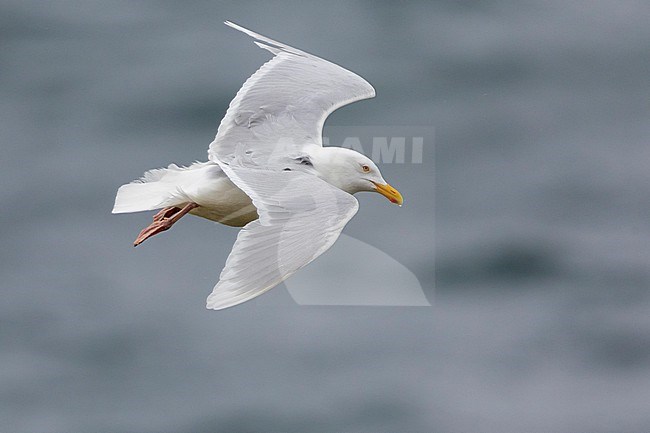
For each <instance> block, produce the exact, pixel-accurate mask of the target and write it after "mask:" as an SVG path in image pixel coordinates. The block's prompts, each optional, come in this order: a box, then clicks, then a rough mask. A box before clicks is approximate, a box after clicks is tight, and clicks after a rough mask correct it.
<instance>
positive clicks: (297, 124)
mask: <svg viewBox="0 0 650 433" xmlns="http://www.w3.org/2000/svg"><path fill="white" fill-rule="evenodd" d="M226 24H227V25H228V26H230V27H232V28H234V29H236V30H239V31H241V32H243V33H246V34H247V35H249V36H251V37H253V38H254V39H255V44H257V45H258V46H259V47H261V48H264V49H266V50H268V51H270V52H271V53H272V54H273V56H274V57H273V58H272V59H271V60H269V61H268V62H267V63H265V64H264V65H263V66H262V67H261V68H260V69H258V70H257V72H255V73H254V74H253V75H252V76H251V77H250V78H249V79H248V80H247V81H246V82H245V83H244V85H243V86H242V88H241V89H239V92H237V96H235V99H233V100H232V102H231V103H230V107H229V108H228V111H227V112H226V115H225V117H224V118H223V120H222V121H221V124H220V125H219V130H218V132H217V135H216V137H215V139H214V141H213V142H212V143H211V144H210V148H209V150H208V155H209V157H210V160H212V161H215V162H217V161H218V160H221V161H226V162H227V161H229V160H230V159H231V158H232V157H233V154H234V151H235V149H236V148H237V146H238V145H243V146H244V148H245V150H246V152H248V153H249V154H252V155H253V157H254V158H256V159H257V160H259V161H264V160H268V158H271V156H272V154H273V153H274V152H280V153H285V152H286V151H288V150H290V149H291V147H292V146H296V147H297V146H300V145H302V144H305V143H312V144H318V145H322V131H323V124H324V123H325V119H326V118H327V116H329V114H330V113H331V112H333V111H334V110H336V109H337V108H339V107H342V106H344V105H347V104H350V103H352V102H355V101H359V100H361V99H367V98H372V97H373V96H375V89H374V88H373V87H372V86H371V85H370V84H369V83H368V82H367V81H366V80H364V79H363V78H361V77H360V76H358V75H357V74H355V73H353V72H350V71H348V70H347V69H344V68H342V67H340V66H338V65H336V64H334V63H331V62H328V61H327V60H324V59H321V58H319V57H316V56H313V55H311V54H309V53H306V52H304V51H301V50H298V49H296V48H293V47H290V46H288V45H285V44H283V43H281V42H277V41H274V40H272V39H269V38H267V37H265V36H262V35H260V34H257V33H255V32H252V31H250V30H248V29H245V28H244V27H241V26H239V25H237V24H234V23H231V22H229V21H226ZM278 145H282V146H281V149H280V150H278V148H277V146H278Z"/></svg>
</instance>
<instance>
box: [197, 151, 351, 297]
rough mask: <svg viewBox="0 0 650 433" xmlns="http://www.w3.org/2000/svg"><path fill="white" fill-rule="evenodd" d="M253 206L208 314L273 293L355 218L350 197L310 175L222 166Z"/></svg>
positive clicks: (213, 295)
mask: <svg viewBox="0 0 650 433" xmlns="http://www.w3.org/2000/svg"><path fill="white" fill-rule="evenodd" d="M220 165H221V167H222V168H223V170H224V171H225V172H226V174H227V175H228V177H229V178H230V179H231V180H232V181H233V182H234V183H235V184H236V185H237V186H238V187H239V188H241V189H242V190H243V191H244V192H245V193H246V194H248V195H249V196H250V197H251V199H252V200H253V204H254V205H255V207H256V208H257V212H258V214H259V219H257V220H255V221H252V222H250V223H248V224H247V225H246V226H244V228H242V230H241V231H240V232H239V234H238V236H237V241H236V242H235V245H234V246H233V248H232V251H231V252H230V255H229V256H228V259H227V260H226V266H225V267H224V269H223V271H221V275H220V276H219V282H218V283H217V285H216V286H215V287H214V289H213V291H212V293H211V294H210V296H208V300H207V308H210V309H214V310H221V309H224V308H228V307H232V306H234V305H237V304H241V303H242V302H246V301H248V300H249V299H252V298H254V297H256V296H259V295H261V294H262V293H264V292H266V291H268V290H270V289H272V288H273V287H275V286H276V285H278V284H279V283H281V282H282V281H284V280H285V279H287V278H288V277H290V276H291V275H292V274H293V273H295V272H296V271H298V270H299V269H300V268H302V267H303V266H305V265H307V264H308V263H310V262H311V261H312V260H314V259H315V258H316V257H318V256H320V255H321V254H323V253H324V252H325V251H327V249H328V248H329V247H331V246H332V244H334V242H335V241H336V239H337V238H338V237H339V235H340V234H341V231H342V230H343V227H345V225H346V224H347V223H348V221H349V220H350V219H351V218H352V217H353V216H354V215H355V214H356V213H357V210H358V209H359V202H358V201H357V199H356V198H354V197H353V196H352V195H350V194H348V193H346V192H344V191H342V190H340V189H338V188H336V187H334V186H332V185H330V184H328V183H327V182H325V181H323V180H321V179H319V178H318V177H316V176H313V175H311V174H308V173H304V172H299V171H270V170H262V169H259V168H251V167H250V166H244V165H242V164H239V165H237V164H236V161H235V163H232V164H230V165H228V164H224V163H220Z"/></svg>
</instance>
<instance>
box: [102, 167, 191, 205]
mask: <svg viewBox="0 0 650 433" xmlns="http://www.w3.org/2000/svg"><path fill="white" fill-rule="evenodd" d="M182 170H184V169H183V168H180V167H178V166H177V165H175V164H171V165H170V166H169V167H168V168H159V169H155V170H150V171H148V172H146V173H145V174H144V176H142V178H141V179H140V180H136V181H134V182H131V183H127V184H126V185H122V186H121V187H120V188H119V189H118V190H117V196H116V197H115V205H114V206H113V213H129V212H142V211H147V210H154V209H160V208H163V207H167V206H176V205H180V204H182V203H185V202H187V201H189V200H188V199H187V197H185V194H184V193H183V192H182V191H181V190H180V189H179V187H178V185H177V184H176V183H175V182H169V181H167V179H166V178H168V177H170V176H169V175H170V174H174V173H177V172H179V171H182ZM171 177H173V176H171Z"/></svg>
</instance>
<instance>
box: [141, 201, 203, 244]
mask: <svg viewBox="0 0 650 433" xmlns="http://www.w3.org/2000/svg"><path fill="white" fill-rule="evenodd" d="M197 207H199V205H198V204H196V203H188V204H186V205H185V206H184V207H183V208H182V209H181V208H178V207H175V206H172V207H166V208H164V209H163V210H161V211H160V212H158V213H157V214H156V215H154V217H153V222H152V223H151V224H149V225H148V226H147V227H145V228H144V229H143V230H142V231H141V232H140V234H139V235H138V237H137V238H136V240H135V242H133V246H134V247H137V246H138V245H140V244H141V243H142V242H144V241H146V240H147V239H149V238H150V237H152V236H154V235H157V234H158V233H162V232H164V231H165V230H169V229H170V228H171V226H173V225H174V223H175V222H176V221H178V220H179V219H181V218H182V217H183V216H185V215H186V214H187V213H188V212H189V211H191V210H192V209H194V208H197Z"/></svg>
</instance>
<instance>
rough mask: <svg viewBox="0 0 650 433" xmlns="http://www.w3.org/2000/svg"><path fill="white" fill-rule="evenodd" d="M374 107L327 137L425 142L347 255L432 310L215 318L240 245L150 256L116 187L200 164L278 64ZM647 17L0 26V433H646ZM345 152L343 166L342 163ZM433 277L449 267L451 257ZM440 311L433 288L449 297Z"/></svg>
mask: <svg viewBox="0 0 650 433" xmlns="http://www.w3.org/2000/svg"><path fill="white" fill-rule="evenodd" d="M225 19H231V20H233V21H235V22H238V23H240V24H242V25H245V26H247V27H250V28H252V29H254V30H256V31H258V32H261V33H263V34H267V35H269V36H271V37H273V38H276V39H278V40H281V41H284V42H287V43H289V44H291V45H295V46H297V47H300V48H303V49H305V50H307V51H310V52H313V53H315V54H317V55H320V56H322V57H325V58H327V59H330V60H333V61H335V62H337V63H339V64H341V65H344V66H345V67H348V68H350V69H352V70H354V71H355V72H357V73H359V74H360V75H362V76H363V77H365V78H367V79H368V80H369V81H370V82H371V83H372V84H373V85H374V86H375V88H376V89H377V94H378V96H377V98H376V99H374V100H371V101H365V102H360V103H357V104H354V105H352V106H349V107H346V108H344V109H342V110H339V111H338V112H336V113H335V114H334V115H333V116H332V117H330V119H329V121H328V123H327V126H326V132H327V128H335V127H336V126H337V125H344V126H346V127H354V126H360V127H367V126H368V125H381V126H382V127H386V126H388V127H390V126H391V125H395V126H399V127H404V126H409V125H415V126H418V125H419V126H433V127H435V131H436V134H435V135H436V137H435V146H434V145H433V143H432V142H431V141H428V144H427V143H425V144H427V145H426V146H425V149H424V161H423V163H422V164H419V165H413V164H403V165H400V164H385V165H384V166H382V171H383V174H384V176H385V177H386V179H389V180H391V183H393V182H394V183H395V186H397V187H398V188H399V189H400V190H401V191H402V192H403V193H404V196H405V198H406V205H405V207H404V208H402V209H398V208H397V207H395V206H390V204H389V203H388V202H386V201H385V200H383V199H382V198H381V197H379V196H375V195H369V194H368V195H361V196H359V199H360V202H361V210H360V212H359V214H358V215H357V216H356V218H355V219H354V220H353V221H352V222H351V223H350V225H349V226H348V227H347V228H346V231H345V233H346V234H348V235H350V236H352V237H354V238H356V239H359V240H362V241H364V242H366V243H368V244H370V245H373V246H375V247H377V248H379V249H381V250H382V251H384V252H387V253H388V254H390V255H391V257H393V258H395V259H396V260H398V261H400V262H401V263H403V264H404V265H406V266H407V267H409V268H410V269H411V270H412V271H413V272H414V273H415V274H416V275H417V277H418V278H419V280H420V282H421V283H422V285H423V287H424V288H425V291H426V293H427V296H428V297H429V299H430V300H431V301H432V302H433V304H434V306H433V307H429V308H398V307H393V308H390V307H387V308H372V307H305V306H298V305H295V304H293V303H292V302H291V300H290V298H289V297H288V295H287V293H286V289H285V288H283V287H279V288H277V289H275V290H274V291H272V292H270V293H269V294H267V295H265V296H263V297H261V298H259V299H258V300H255V301H254V302H250V303H247V304H244V305H242V306H240V307H237V308H234V309H230V310H226V311H221V312H213V311H207V310H205V309H204V302H205V297H206V296H207V294H208V293H209V292H210V290H211V289H212V286H213V284H214V283H215V282H216V279H217V277H218V274H219V271H220V269H221V267H222V266H223V263H224V262H225V259H226V257H227V254H228V252H229V251H230V248H231V245H232V243H233V241H234V239H235V236H236V233H237V231H236V230H234V229H229V228H226V227H222V226H215V225H213V224H212V223H210V222H208V221H204V220H200V219H198V218H187V219H184V220H183V221H182V223H180V224H179V225H177V226H175V227H174V229H173V230H171V231H169V232H167V233H166V234H164V235H161V236H159V237H156V238H155V239H153V240H150V241H149V242H148V243H147V244H145V245H143V246H142V247H140V248H138V249H137V250H134V249H133V248H132V247H131V242H132V240H133V238H134V237H135V235H136V234H137V232H138V231H139V230H140V229H141V228H142V227H143V226H144V225H146V224H147V223H148V222H149V221H150V217H151V215H150V214H133V215H127V216H124V215H122V216H114V215H111V214H110V210H111V207H112V204H113V198H114V194H115V191H116V189H117V187H118V186H119V185H121V184H122V183H126V182H128V181H130V180H132V179H135V178H137V177H139V176H140V175H141V174H142V172H144V171H145V170H146V169H150V168H156V167H160V166H164V165H166V164H169V163H170V162H176V163H179V164H182V163H185V164H187V163H191V162H192V161H194V160H205V158H206V149H207V145H208V143H209V142H210V141H211V140H212V137H213V136H214V133H215V132H216V128H217V125H218V123H219V121H220V119H221V117H222V116H223V114H224V113H225V110H226V108H227V106H228V103H229V101H230V99H231V98H232V97H233V96H234V94H235V92H236V91H237V90H238V88H239V86H240V85H241V84H242V83H243V81H244V79H245V78H246V77H248V76H249V75H250V74H251V73H252V72H253V71H254V70H255V69H256V68H257V67H258V66H259V65H260V64H261V63H262V62H263V61H265V60H266V59H268V55H267V53H265V52H263V51H262V50H259V49H257V48H256V47H255V46H254V45H253V44H252V43H251V41H250V40H249V39H248V38H246V37H245V36H243V35H241V34H238V33H237V32H235V31H233V30H231V29H228V28H227V27H226V26H224V25H222V24H221V22H222V21H223V20H225ZM649 19H650V3H648V2H646V1H632V0H629V1H628V0H622V1H615V0H610V1H603V0H584V1H568V2H567V1H563V0H550V1H543V2H539V1H538V2H532V1H514V0H500V1H497V0H495V1H482V2H478V1H476V2H474V1H422V2H384V3H382V2H371V1H350V2H299V1H283V2H277V3H270V2H261V1H259V2H247V3H244V2H236V3H233V4H230V3H221V2H217V1H187V2H169V1H138V2H125V1H107V0H104V1H63V0H60V1H49V2H43V1H32V0H19V1H12V0H3V1H2V2H0V47H1V48H0V59H1V60H0V71H1V72H0V113H1V115H0V125H1V130H0V139H1V147H0V160H1V161H2V170H1V171H0V197H1V199H2V203H3V205H2V211H1V213H0V218H1V220H2V224H0V233H1V241H2V249H0V257H1V260H0V272H1V278H0V281H1V282H0V287H1V291H0V295H1V296H2V301H1V302H0V347H1V350H0V431H1V432H7V433H22V432H52V433H54V432H56V433H59V432H61V433H73V432H110V433H127V432H139V433H167V432H170V433H171V432H174V433H203V432H229V433H233V432H315V433H318V432H354V433H361V432H364V433H366V432H367V433H378V432H409V433H411V432H433V431H435V432H446V433H453V432H458V433H468V432H479V433H492V432H494V433H505V432H513V433H551V432H553V433H556V432H557V433H560V432H567V433H569V432H571V433H573V432H575V433H580V432H589V433H606V432H607V433H610V432H620V433H647V432H648V431H650V410H649V408H650V314H649V313H650V297H649V294H648V286H649V284H650V255H649V254H648V251H649V249H650V247H649V245H650V222H649V218H648V217H649V216H650V200H649V198H650V170H649V167H650V146H648V137H650V122H649V120H650V119H649V114H650V26H649V25H648V22H649ZM333 144H335V143H333ZM434 258H435V259H434ZM434 287H435V290H434Z"/></svg>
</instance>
